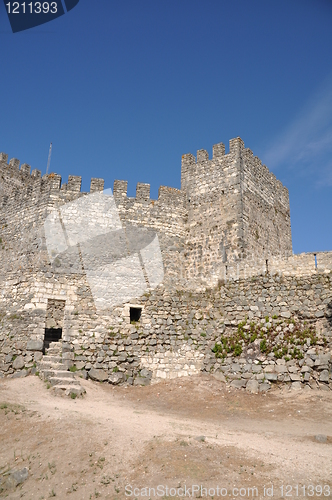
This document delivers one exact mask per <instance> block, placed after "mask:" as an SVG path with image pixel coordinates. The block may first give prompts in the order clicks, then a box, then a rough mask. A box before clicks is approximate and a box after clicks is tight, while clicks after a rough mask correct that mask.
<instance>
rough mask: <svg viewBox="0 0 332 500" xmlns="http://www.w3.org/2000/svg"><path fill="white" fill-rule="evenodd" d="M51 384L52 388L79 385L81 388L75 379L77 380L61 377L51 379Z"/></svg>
mask: <svg viewBox="0 0 332 500" xmlns="http://www.w3.org/2000/svg"><path fill="white" fill-rule="evenodd" d="M48 381H49V383H50V384H51V386H54V385H70V386H71V385H77V386H79V385H80V383H79V382H78V381H77V380H76V379H75V378H66V377H60V376H57V375H55V376H54V377H50V378H49V379H48Z"/></svg>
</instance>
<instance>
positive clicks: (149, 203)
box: [0, 138, 332, 383]
mask: <svg viewBox="0 0 332 500" xmlns="http://www.w3.org/2000/svg"><path fill="white" fill-rule="evenodd" d="M7 161H8V155H6V154H4V153H1V154H0V231H1V232H0V253H1V269H0V321H1V326H0V376H1V374H2V375H8V374H9V375H10V374H13V373H15V367H14V361H15V360H16V357H17V356H18V357H19V358H20V359H21V364H20V368H16V370H18V369H19V370H22V369H23V368H24V369H25V370H31V369H32V368H33V366H34V363H35V362H36V360H40V356H41V351H42V350H43V348H44V347H45V344H44V342H45V339H47V335H50V337H49V338H50V339H51V340H52V339H53V340H54V339H55V337H54V338H53V337H52V335H59V340H60V339H61V341H62V342H63V343H65V344H66V345H67V347H68V352H66V356H65V357H64V359H66V360H67V364H68V366H70V365H73V364H74V361H76V365H77V367H78V368H79V369H83V370H85V371H89V370H91V369H94V370H103V371H104V372H105V373H108V375H109V376H111V377H113V378H112V380H115V379H116V380H119V381H124V380H129V383H133V381H134V380H135V377H136V378H137V376H138V374H139V373H140V371H141V370H144V369H145V368H144V366H147V365H146V363H147V361H146V355H145V354H142V352H143V351H144V353H145V346H147V345H148V346H150V347H149V349H148V350H149V352H150V351H151V349H152V351H155V352H156V353H158V352H165V349H166V351H167V348H168V349H169V352H170V353H173V354H174V353H175V354H174V356H175V358H176V359H177V360H178V359H179V357H180V358H181V356H180V354H179V349H180V350H181V349H185V352H187V353H188V352H189V351H190V352H191V348H190V349H187V347H188V345H187V343H186V340H185V337H186V335H184V333H183V331H184V330H185V328H184V324H183V321H184V319H183V317H182V315H183V314H184V309H185V310H186V311H187V310H189V309H190V307H191V306H190V300H189V299H188V297H189V295H190V296H191V297H192V294H194V295H195V297H196V302H195V301H194V306H193V307H196V308H197V309H200V308H202V307H203V309H204V307H205V309H206V311H210V312H211V315H210V316H209V313H208V312H206V311H205V312H203V311H202V312H200V313H199V314H200V315H201V316H202V318H203V319H204V320H209V319H210V320H211V325H212V326H213V327H214V328H216V332H218V328H219V327H220V325H219V323H218V321H217V319H216V318H214V316H218V314H219V313H220V314H219V316H220V317H221V315H222V316H223V317H224V318H225V317H227V315H228V316H229V318H230V319H229V322H230V323H229V324H230V325H232V324H235V322H236V321H241V320H242V319H243V318H244V317H245V316H248V314H249V313H250V314H249V317H250V316H251V317H252V318H257V319H258V318H260V317H262V315H263V314H265V315H269V314H271V313H272V312H274V313H275V315H277V316H278V315H280V314H282V313H285V312H287V314H288V312H289V310H291V312H292V313H293V312H298V311H300V310H301V307H302V306H303V304H302V303H301V300H302V299H301V298H299V300H298V303H297V302H296V300H295V299H291V302H292V301H294V300H295V303H294V302H292V306H288V305H287V304H288V303H289V300H288V299H287V297H288V295H287V293H288V291H289V290H288V291H287V289H281V292H280V293H279V295H278V301H279V303H280V304H286V309H285V306H284V305H281V306H280V305H278V304H276V305H275V306H273V305H272V306H271V304H270V305H267V303H266V304H265V306H266V307H265V306H264V307H263V308H262V307H261V305H257V306H256V305H255V304H256V302H257V304H258V302H259V294H262V295H263V296H264V293H263V292H262V289H263V288H264V284H263V283H264V280H267V279H268V280H272V281H273V282H274V280H280V279H286V280H290V281H289V283H293V282H295V281H294V280H296V283H297V284H298V287H300V288H301V286H304V287H305V286H307V285H308V283H309V284H310V286H311V284H312V283H316V281H317V280H321V279H323V281H324V280H325V281H324V284H323V285H321V286H322V287H323V289H324V290H325V292H324V293H326V296H324V294H323V296H324V300H325V302H324V301H323V304H324V307H322V308H321V309H319V311H322V313H321V315H318V316H317V310H315V307H317V301H316V302H311V301H312V296H309V298H308V299H307V300H309V302H310V304H309V305H308V304H306V305H305V307H302V310H303V309H308V314H309V316H310V315H311V316H310V317H313V318H315V319H316V320H317V321H318V320H319V321H321V322H322V321H323V318H324V321H325V323H324V324H323V323H322V325H321V327H322V329H323V330H322V331H326V329H328V328H329V327H328V324H329V323H328V321H329V320H328V318H329V310H328V307H329V304H330V302H329V301H330V299H331V294H332V292H331V286H330V281H329V280H330V274H331V272H332V252H322V253H320V254H301V255H293V254H292V239H291V223H290V208H289V195H288V190H287V188H286V187H284V186H283V185H282V184H281V182H280V181H279V180H277V179H276V177H275V176H274V174H272V173H271V172H269V170H268V168H267V167H266V166H265V165H262V163H261V161H260V160H259V159H258V158H257V157H255V156H253V153H252V151H251V150H250V149H248V148H245V146H244V143H243V141H242V140H241V139H240V138H235V139H232V140H230V143H229V152H228V153H227V154H226V153H225V146H224V145H223V144H222V143H220V144H217V145H215V146H213V155H212V158H211V159H209V156H208V153H207V151H205V150H199V151H197V157H196V158H195V157H194V156H193V155H192V154H186V155H184V156H183V157H182V167H181V189H180V190H178V189H174V188H169V187H164V186H161V187H160V189H159V194H158V199H157V200H151V199H150V185H149V184H142V183H138V184H137V188H136V197H135V198H131V197H127V182H126V181H119V180H116V181H114V186H113V195H112V197H111V198H110V200H109V202H108V203H109V204H111V205H112V207H113V208H110V210H115V211H116V217H117V218H118V219H117V220H118V223H117V225H115V226H114V227H113V226H112V227H111V226H110V229H113V230H118V229H119V228H122V230H123V236H121V235H120V233H119V235H118V236H116V237H115V233H114V234H113V236H112V237H111V239H110V240H108V241H109V246H107V245H106V244H105V243H104V255H106V254H107V252H109V253H110V254H111V253H112V258H113V259H116V258H117V256H118V257H121V256H122V257H123V255H125V254H126V252H127V253H128V238H129V235H130V232H131V231H133V230H135V229H137V230H139V229H141V230H142V231H143V232H144V231H146V234H150V233H151V234H152V233H153V234H156V235H157V236H158V242H159V245H160V252H161V257H162V262H163V279H162V283H159V284H158V283H156V284H155V286H152V287H150V288H149V287H147V288H146V290H145V292H144V293H143V294H140V295H139V296H137V294H136V295H133V296H131V297H128V298H127V300H125V301H124V302H125V303H119V304H116V305H114V307H112V308H109V309H107V307H106V308H104V309H103V310H98V308H96V303H95V301H94V297H93V293H92V288H91V286H90V285H89V280H87V274H86V272H85V270H84V262H83V264H82V255H83V257H84V252H85V251H86V246H87V245H88V244H89V243H88V242H84V243H82V245H79V244H76V241H77V240H75V238H74V239H72V242H73V243H72V247H71V248H69V250H68V251H69V254H70V257H69V258H68V252H67V254H62V255H59V256H57V257H56V258H55V259H52V258H50V255H49V251H48V250H49V248H48V246H47V238H46V236H47V235H45V227H46V226H45V221H46V220H47V218H48V217H51V218H52V217H53V219H52V221H53V222H52V224H53V226H52V227H54V228H56V227H59V228H61V227H63V221H61V214H62V215H63V214H64V213H65V211H66V207H70V210H69V209H68V210H67V211H66V217H67V219H66V220H67V226H68V225H69V226H70V227H71V228H74V229H72V231H74V232H75V224H78V219H77V210H75V209H74V208H75V203H80V204H81V205H80V206H81V207H84V200H85V199H88V195H90V196H91V195H96V196H97V193H102V191H103V189H104V181H103V180H102V179H91V187H90V193H82V192H81V177H77V176H69V178H68V182H67V183H66V184H62V183H61V177H60V176H59V175H57V174H54V173H52V174H49V175H44V176H43V177H42V176H41V172H40V171H38V170H33V171H32V172H31V173H30V166H29V165H27V164H23V165H21V168H19V161H18V160H17V159H12V160H10V161H9V164H8V163H7ZM102 203H104V202H102ZM111 205H109V206H110V207H111ZM103 206H104V205H103ZM73 207H74V208H73ZM103 210H104V212H105V210H106V209H105V207H104V209H103ZM96 212H98V210H97V211H96ZM99 212H100V213H96V214H95V219H93V224H94V226H98V227H102V226H103V225H104V226H105V213H104V212H103V211H102V210H100V211H99ZM114 213H115V212H114ZM58 214H60V215H58ZM112 220H113V222H112V224H114V217H113V219H112ZM60 223H61V224H60ZM84 224H87V223H86V221H84V218H83V219H82V221H81V225H82V228H83V227H84ZM104 226H103V227H104ZM106 226H107V224H106ZM106 226H105V227H106ZM105 227H104V229H105ZM106 229H107V227H106ZM51 232H52V231H51ZM104 232H105V230H104ZM91 234H92V233H91ZM112 238H113V240H112ZM117 238H118V239H117ZM55 239H56V240H57V239H58V234H57V236H56V238H55ZM133 239H135V237H134V238H133ZM151 239H152V237H151V238H150V240H151ZM111 240H112V241H113V243H111ZM66 241H67V240H66ZM67 243H68V241H67ZM56 244H58V243H57V242H56ZM137 244H138V243H136V245H137ZM64 245H65V243H64ZM105 245H106V246H105ZM112 245H113V246H112ZM133 245H134V244H133ZM60 246H61V245H60ZM134 246H135V245H134ZM90 247H91V244H90ZM120 247H121V248H122V247H123V249H124V250H123V252H124V253H123V254H121V255H120V253H121V252H120V251H119V248H120ZM90 251H91V248H90ZM70 252H71V253H70ZM129 253H130V252H129ZM137 253H138V254H139V248H138V250H137ZM83 260H84V259H83ZM255 276H257V277H260V278H259V280H260V286H261V289H260V290H258V288H259V287H258V288H257V294H258V296H257V297H255V298H253V297H250V298H248V297H247V298H246V297H244V298H243V300H242V303H241V305H237V306H236V307H235V308H234V297H235V296H236V294H237V293H238V291H237V292H236V291H235V288H234V286H235V287H236V286H240V284H241V283H242V284H243V286H246V285H245V283H248V280H250V279H253V278H254V277H255ZM128 286H129V285H128ZM217 286H219V290H220V287H222V289H223V290H224V291H225V294H226V295H225V297H224V302H223V303H220V304H219V313H218V312H217V311H215V312H214V313H212V310H214V308H215V305H213V304H212V302H213V300H212V299H211V296H210V299H207V296H206V295H205V294H206V293H209V290H210V289H215V287H217ZM265 288H266V287H265ZM133 289H134V283H133ZM290 289H291V287H290ZM142 290H143V289H142ZM226 292H227V293H226ZM177 293H182V294H187V295H186V297H187V299H186V300H184V299H183V300H180V299H177V300H176V294H177ZM188 294H189V295H188ZM229 294H230V295H229ZM232 294H235V295H234V296H233V295H232ZM241 294H242V292H241ZM219 295H220V293H219ZM242 295H243V294H242ZM284 295H285V297H283V296H284ZM286 295H287V297H286ZM293 295H294V294H293ZM293 295H292V296H293ZM294 296H295V297H296V296H297V295H296V293H295V295H294ZM299 297H301V294H300V296H299ZM230 299H232V300H231V306H230V305H229V300H230ZM211 300H212V302H211ZM209 301H210V303H209V304H208V305H207V306H205V305H204V304H205V303H206V302H209ZM261 302H262V301H261ZM262 303H264V301H263V302H262ZM195 304H196V305H195ZM202 304H203V305H202ZM301 304H302V306H301ZM183 307H184V309H183ZM252 307H253V308H254V309H251V308H252ZM227 308H228V310H227ZM236 308H237V313H235V314H234V312H235V311H236ZM160 311H162V313H160ZM246 311H247V312H248V311H249V312H248V314H245V312H246ZM287 314H286V315H284V317H287ZM315 315H316V316H315ZM160 316H161V317H160ZM192 319H193V318H192ZM158 321H159V323H158ZM197 321H198V320H197ZM207 322H208V321H207ZM232 322H233V323H232ZM175 323H176V325H177V326H176V328H175V327H174V325H175ZM56 332H58V333H56ZM179 332H180V333H179ZM136 335H137V337H136ZM124 337H128V339H130V343H128V344H126V340H124ZM181 337H182V338H181ZM128 342H129V340H128ZM110 345H111V348H110V347H109V346H110ZM126 345H128V348H127V347H126ZM190 345H191V344H190ZM143 346H144V348H143ZM158 346H162V348H161V350H160V349H159V351H158ZM175 346H180V347H177V348H175ZM186 346H187V347H186ZM142 349H143V351H142ZM186 349H187V350H186ZM86 351H88V354H86ZM84 353H85V354H84ZM106 353H107V354H106ZM121 353H124V354H123V355H122V356H121ZM130 353H132V354H131V355H130ZM173 354H172V356H173ZM192 354H193V357H192V364H191V365H190V366H192V367H194V368H192V371H193V372H195V371H197V370H199V368H198V367H199V366H201V364H200V363H201V362H202V361H199V356H196V354H197V353H196V354H195V353H192ZM200 354H201V356H202V359H203V358H204V356H205V354H202V352H201V353H200ZM172 356H171V357H172ZM186 356H188V354H186V355H185V356H184V358H186ZM195 356H196V357H195ZM14 357H15V359H13V358H14ZM189 357H190V356H189ZM9 358H11V359H9ZM81 358H82V359H81ZM175 358H174V359H175ZM128 359H129V361H128ZM144 359H145V361H144ZM176 362H177V363H178V361H176ZM144 363H145V364H144ZM153 363H155V361H153ZM180 364H181V363H180ZM16 365H17V366H18V365H19V363H16ZM181 366H182V365H181ZM142 367H143V368H142ZM115 368H116V371H115V372H114V371H113V370H114V369H115ZM148 371H149V370H148ZM150 371H151V370H150ZM187 371H188V370H187ZM189 371H190V370H189ZM179 372H181V370H180V369H179ZM91 373H92V372H91ZM144 373H145V372H144ZM110 374H111V375H110ZM143 378H146V377H143Z"/></svg>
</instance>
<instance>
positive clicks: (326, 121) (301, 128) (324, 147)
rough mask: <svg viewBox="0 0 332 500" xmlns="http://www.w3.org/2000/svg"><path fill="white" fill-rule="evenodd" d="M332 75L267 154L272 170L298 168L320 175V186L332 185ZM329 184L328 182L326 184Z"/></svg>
mask: <svg viewBox="0 0 332 500" xmlns="http://www.w3.org/2000/svg"><path fill="white" fill-rule="evenodd" d="M331 155H332V75H331V76H330V77H329V78H328V80H327V81H326V83H325V84H324V86H322V87H321V89H320V90H319V92H317V93H316V95H315V96H314V97H313V99H311V101H310V102H309V103H308V104H307V105H306V106H305V108H304V109H303V111H302V112H301V113H300V115H299V116H298V117H297V118H296V119H295V120H294V121H293V122H292V123H290V125H289V126H288V127H287V128H286V130H284V131H283V132H282V134H281V135H280V136H279V138H278V139H277V140H276V141H274V142H273V143H272V144H271V145H270V147H269V148H268V149H267V151H266V152H265V154H264V156H263V158H264V162H265V163H266V164H267V165H269V167H271V168H272V169H277V168H278V167H284V166H286V165H287V167H289V168H292V167H298V166H299V164H300V165H301V170H302V172H303V171H304V172H305V173H307V174H310V173H312V172H315V173H316V176H317V177H318V179H317V185H319V186H326V185H331V184H332V165H331V164H330V159H331ZM326 181H328V182H326Z"/></svg>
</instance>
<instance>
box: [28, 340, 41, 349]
mask: <svg viewBox="0 0 332 500" xmlns="http://www.w3.org/2000/svg"><path fill="white" fill-rule="evenodd" d="M43 347H44V342H43V341H42V340H28V342H27V351H42V350H43Z"/></svg>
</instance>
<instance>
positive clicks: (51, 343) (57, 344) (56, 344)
mask: <svg viewBox="0 0 332 500" xmlns="http://www.w3.org/2000/svg"><path fill="white" fill-rule="evenodd" d="M50 347H60V348H62V342H50Z"/></svg>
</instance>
